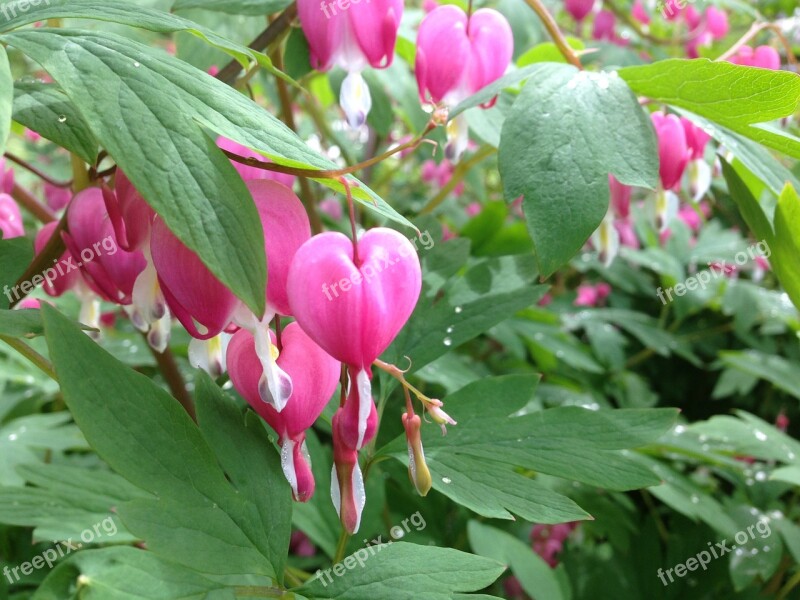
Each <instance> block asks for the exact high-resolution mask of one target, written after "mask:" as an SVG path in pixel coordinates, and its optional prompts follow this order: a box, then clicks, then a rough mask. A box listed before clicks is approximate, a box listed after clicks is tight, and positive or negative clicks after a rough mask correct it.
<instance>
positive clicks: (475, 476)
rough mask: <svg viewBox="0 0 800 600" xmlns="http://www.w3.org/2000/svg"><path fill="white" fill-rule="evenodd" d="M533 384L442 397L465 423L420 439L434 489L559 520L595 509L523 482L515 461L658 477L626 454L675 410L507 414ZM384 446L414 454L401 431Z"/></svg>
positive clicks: (590, 474)
mask: <svg viewBox="0 0 800 600" xmlns="http://www.w3.org/2000/svg"><path fill="white" fill-rule="evenodd" d="M536 382H537V378H536V377H533V376H523V375H514V376H505V377H493V378H487V379H483V380H480V381H476V382H474V383H471V384H469V385H467V386H466V387H464V388H463V389H461V390H459V391H458V392H456V393H455V394H452V395H451V396H448V397H447V398H446V399H445V409H446V410H447V412H448V413H449V414H450V415H451V416H452V417H453V418H454V419H455V420H456V421H457V422H458V425H456V426H451V427H449V428H448V433H447V436H441V435H440V434H439V432H438V429H436V428H435V427H430V428H426V432H427V435H425V436H423V443H424V447H425V456H426V459H427V463H428V466H429V468H430V470H431V474H432V476H433V487H434V489H436V490H437V491H439V492H441V493H443V494H445V495H446V496H449V497H450V498H451V499H453V500H454V501H456V502H458V503H460V504H463V505H465V506H467V507H468V508H470V509H472V510H474V511H475V512H477V513H479V514H482V515H484V516H487V517H494V518H506V519H510V518H513V517H512V516H511V515H512V513H513V514H518V515H520V516H522V517H524V518H526V519H529V520H533V521H538V522H545V523H558V522H565V521H574V520H579V519H586V518H588V514H587V513H586V512H585V511H583V510H582V509H580V508H579V507H578V506H577V505H576V504H575V503H574V502H573V501H572V500H570V499H569V498H566V497H565V496H562V495H560V494H558V493H556V492H554V491H551V490H549V489H547V488H545V487H544V486H542V485H541V484H540V483H538V482H537V481H535V480H530V479H528V480H527V481H526V482H523V481H522V479H524V478H523V477H522V476H521V475H520V474H519V473H517V472H516V471H515V467H523V468H525V469H531V470H534V471H541V472H542V473H547V474H550V475H555V476H557V477H562V478H565V479H575V480H578V481H582V482H585V483H588V484H590V485H596V486H600V487H606V488H609V489H618V490H626V489H634V488H637V487H644V486H648V485H656V484H658V483H659V479H658V478H657V477H655V476H654V475H653V474H652V473H651V472H650V470H649V469H646V468H644V467H641V466H639V465H637V464H635V463H634V462H632V461H631V460H630V459H628V458H627V457H626V456H625V452H627V449H629V448H636V447H639V446H642V445H645V444H648V443H652V442H653V441H655V440H656V439H658V437H659V436H661V435H662V434H663V433H664V432H665V431H666V430H667V429H668V428H669V427H670V426H671V424H672V422H673V420H674V418H675V411H673V410H668V409H665V410H655V411H653V410H617V411H608V410H607V411H591V410H587V409H583V408H578V407H566V408H556V409H551V410H547V411H543V412H537V413H531V414H526V415H523V416H519V417H513V418H509V415H512V414H514V413H516V412H517V411H519V410H520V409H522V408H523V407H524V406H525V405H526V404H527V403H528V402H529V401H530V400H531V397H532V395H533V391H534V389H535V387H536ZM487 398H491V399H492V401H491V402H487ZM381 452H386V453H390V454H392V455H393V456H394V457H396V458H397V459H398V460H401V461H404V462H406V461H407V460H408V456H407V452H406V451H405V438H404V437H402V436H401V437H399V438H397V439H395V440H394V441H393V442H392V443H390V444H389V445H388V446H387V447H385V448H384V449H383V450H382V451H381Z"/></svg>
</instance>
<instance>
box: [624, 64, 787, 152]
mask: <svg viewBox="0 0 800 600" xmlns="http://www.w3.org/2000/svg"><path fill="white" fill-rule="evenodd" d="M619 75H620V77H622V78H623V79H624V80H625V81H627V82H628V85H630V87H631V89H633V91H634V92H636V93H637V94H639V95H642V96H647V97H648V98H652V99H653V100H657V101H659V102H663V103H664V104H669V105H670V106H677V107H680V108H685V109H686V110H690V111H692V112H693V113H695V114H698V115H700V116H702V117H706V118H708V119H711V120H712V121H715V122H717V123H719V124H721V125H724V126H725V127H728V128H729V129H731V130H733V131H736V132H738V133H741V134H743V135H745V136H747V137H749V138H751V139H753V140H755V141H757V142H759V143H761V144H764V145H765V146H769V147H771V148H774V149H776V150H779V151H781V152H784V153H786V154H789V155H790V156H793V157H795V158H800V139H797V138H795V137H794V136H791V135H789V134H786V133H782V132H778V131H776V130H772V129H770V128H769V127H766V126H763V125H761V124H763V123H766V122H768V121H773V120H776V119H780V118H783V117H786V116H789V115H792V114H794V113H795V112H796V111H797V107H798V104H800V76H798V75H797V74H796V73H790V72H789V71H772V70H768V69H757V68H754V67H742V66H739V65H734V64H731V63H729V62H725V61H723V62H713V61H710V60H707V59H698V60H684V59H670V60H663V61H659V62H655V63H652V64H649V65H644V66H636V67H626V68H624V69H620V71H619Z"/></svg>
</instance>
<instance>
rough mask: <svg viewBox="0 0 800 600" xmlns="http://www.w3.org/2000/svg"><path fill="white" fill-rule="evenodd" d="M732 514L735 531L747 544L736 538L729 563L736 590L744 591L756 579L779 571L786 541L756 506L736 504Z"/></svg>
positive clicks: (767, 578)
mask: <svg viewBox="0 0 800 600" xmlns="http://www.w3.org/2000/svg"><path fill="white" fill-rule="evenodd" d="M731 517H732V518H733V519H735V520H736V523H737V524H738V525H739V532H738V533H737V534H736V535H737V536H738V537H739V538H740V539H744V538H745V537H746V538H747V541H746V542H745V543H740V542H739V540H737V541H736V545H735V549H734V546H733V544H732V545H731V549H732V550H733V554H732V556H731V560H730V563H729V568H730V573H731V579H732V580H733V585H734V588H735V589H736V591H741V590H743V589H745V588H746V587H747V586H749V585H750V584H751V583H752V582H753V581H755V580H756V579H757V578H758V579H760V580H762V581H768V580H769V578H770V577H772V575H773V573H775V571H777V569H778V567H779V566H780V564H781V557H782V556H783V543H782V542H781V538H780V535H778V533H777V532H774V531H772V528H771V527H770V519H769V517H767V516H766V515H765V514H764V513H762V512H761V511H760V510H758V509H757V508H755V507H753V506H746V505H742V506H737V507H736V508H735V509H734V510H732V511H731ZM735 539H736V538H735Z"/></svg>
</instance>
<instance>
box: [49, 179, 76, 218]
mask: <svg viewBox="0 0 800 600" xmlns="http://www.w3.org/2000/svg"><path fill="white" fill-rule="evenodd" d="M44 199H45V201H46V202H47V206H49V207H50V208H51V210H55V211H59V210H61V209H62V208H64V207H66V206H67V204H69V201H70V200H72V192H71V191H70V189H69V188H66V187H60V186H57V185H53V184H52V183H48V182H45V184H44Z"/></svg>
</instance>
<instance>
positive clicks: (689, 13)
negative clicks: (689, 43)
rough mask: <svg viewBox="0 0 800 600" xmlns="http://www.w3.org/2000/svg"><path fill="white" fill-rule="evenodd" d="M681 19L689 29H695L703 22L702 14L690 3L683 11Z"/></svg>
mask: <svg viewBox="0 0 800 600" xmlns="http://www.w3.org/2000/svg"><path fill="white" fill-rule="evenodd" d="M683 20H684V21H686V24H687V25H688V26H689V31H692V30H694V29H697V28H698V27H700V24H701V23H702V22H703V16H702V15H701V14H700V12H699V11H698V10H697V9H696V8H695V7H694V6H692V5H691V4H689V5H688V6H687V7H686V8H685V9H684V11H683Z"/></svg>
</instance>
